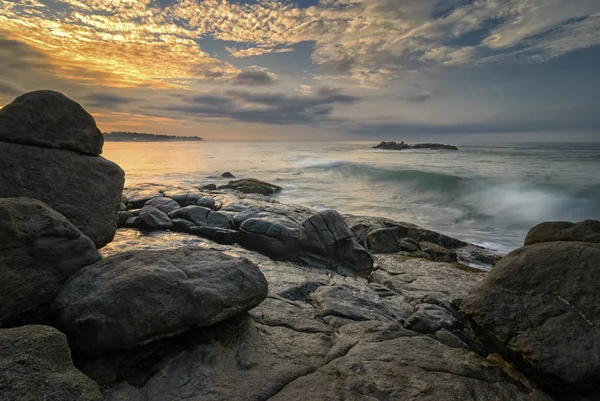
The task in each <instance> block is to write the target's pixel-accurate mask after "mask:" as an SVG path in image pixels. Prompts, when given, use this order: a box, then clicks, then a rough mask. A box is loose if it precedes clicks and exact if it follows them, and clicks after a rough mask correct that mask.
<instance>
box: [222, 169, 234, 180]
mask: <svg viewBox="0 0 600 401" xmlns="http://www.w3.org/2000/svg"><path fill="white" fill-rule="evenodd" d="M221 177H223V178H235V175H233V174H231V173H230V172H229V171H226V172H224V173H223V174H221Z"/></svg>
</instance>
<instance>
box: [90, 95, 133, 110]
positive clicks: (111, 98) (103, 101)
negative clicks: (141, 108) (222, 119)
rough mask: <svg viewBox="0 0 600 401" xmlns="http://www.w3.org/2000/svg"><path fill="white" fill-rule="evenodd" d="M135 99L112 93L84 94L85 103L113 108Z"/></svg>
mask: <svg viewBox="0 0 600 401" xmlns="http://www.w3.org/2000/svg"><path fill="white" fill-rule="evenodd" d="M137 100H138V99H137V98H134V97H125V96H121V95H116V94H113V93H92V94H90V95H87V96H86V105H88V106H91V107H102V108H107V109H114V108H118V107H119V106H121V105H124V104H128V103H133V102H136V101H137Z"/></svg>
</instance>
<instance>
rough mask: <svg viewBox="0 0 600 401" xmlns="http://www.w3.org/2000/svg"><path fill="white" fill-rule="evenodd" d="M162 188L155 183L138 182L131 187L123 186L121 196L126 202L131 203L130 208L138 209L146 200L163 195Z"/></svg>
mask: <svg viewBox="0 0 600 401" xmlns="http://www.w3.org/2000/svg"><path fill="white" fill-rule="evenodd" d="M163 189H164V187H163V186H160V185H156V184H140V185H137V186H135V187H132V188H125V190H124V192H123V196H124V197H125V198H126V199H127V203H129V204H131V207H130V209H140V208H142V207H144V205H145V204H146V202H148V201H151V200H152V199H154V198H158V197H161V196H165V195H164V194H163V193H162V191H163Z"/></svg>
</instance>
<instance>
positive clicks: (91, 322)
mask: <svg viewBox="0 0 600 401" xmlns="http://www.w3.org/2000/svg"><path fill="white" fill-rule="evenodd" d="M19 119H22V120H23V121H22V122H21V125H19V124H18V122H19V121H20V120H19ZM10 124H12V125H10ZM7 127H8V128H7ZM19 129H20V131H18V130H19ZM15 130H17V131H15ZM94 130H97V128H96V127H95V122H94V121H93V118H91V116H89V114H87V113H86V112H85V110H83V109H82V108H81V107H80V106H79V105H77V104H76V103H75V102H72V101H71V100H69V99H67V98H66V97H64V96H62V95H60V94H57V93H55V92H48V91H40V92H33V93H30V94H26V95H24V96H22V97H20V98H18V99H17V100H15V102H14V103H13V104H12V105H9V106H7V107H5V108H4V109H2V110H0V152H2V149H3V147H6V149H10V150H11V152H8V150H5V153H4V154H3V155H4V157H5V160H4V161H0V164H1V163H4V164H3V166H4V167H7V168H10V169H11V170H9V173H6V172H5V171H4V170H2V171H0V178H2V179H3V180H2V181H0V297H1V302H0V399H9V400H37V399H40V400H42V399H43V400H48V401H50V400H61V401H62V400H106V401H117V400H119V401H124V400H134V401H142V400H144V401H154V400H157V401H158V400H160V401H162V400H181V399H191V400H267V399H269V400H304V399H314V400H339V399H341V400H352V399H378V400H405V399H406V400H440V399H453V400H486V401H487V400H552V399H557V400H558V399H561V400H562V399H574V400H595V399H600V397H599V396H598V394H599V393H600V332H599V331H598V327H599V325H600V309H599V307H598V305H600V302H599V301H600V281H599V280H598V277H600V275H599V273H600V222H598V221H591V220H590V221H585V222H580V223H543V224H541V225H539V226H536V227H534V228H533V229H532V230H531V231H530V233H529V234H528V236H527V238H526V240H525V246H524V247H523V248H520V249H517V250H515V251H513V252H512V253H510V254H509V255H507V256H505V257H501V256H500V255H498V254H497V253H495V252H493V251H490V250H487V249H484V248H481V247H478V246H475V245H472V244H468V243H465V242H463V241H460V240H457V239H455V238H451V237H449V236H446V235H442V234H439V233H436V232H433V231H430V230H426V229H423V228H421V227H418V226H415V225H412V224H408V223H402V222H396V221H392V220H389V219H382V218H375V217H366V216H353V215H341V214H340V213H338V212H336V211H332V210H326V211H321V212H317V211H315V210H312V209H309V208H305V207H302V206H296V205H285V204H281V203H279V202H278V201H276V200H275V199H273V198H272V197H271V196H269V195H271V194H273V193H274V192H277V191H279V190H281V188H279V187H277V186H273V185H272V184H268V183H265V182H262V181H258V180H252V179H241V180H235V181H232V182H230V183H228V184H226V185H224V186H221V187H217V185H204V186H201V187H199V188H180V187H173V186H163V185H157V184H144V185H139V186H136V187H132V188H126V189H125V190H124V192H123V191H122V190H123V181H124V177H123V172H122V171H121V170H120V169H119V168H118V167H117V166H115V165H114V164H112V163H111V162H108V161H106V160H104V159H102V158H101V157H100V156H99V154H100V151H101V148H102V145H101V143H100V145H98V142H97V137H96V132H95V131H94ZM9 131H10V133H8V134H7V132H9ZM15 132H17V133H19V134H18V135H17V134H15ZM29 148H33V149H34V150H31V149H29ZM91 149H93V151H92V150H91ZM84 150H85V151H84ZM13 151H14V152H13ZM48 152H49V153H48ZM86 152H87V153H86ZM90 152H91V153H92V154H90ZM71 153H72V154H71ZM22 154H28V155H34V156H35V157H32V158H30V159H28V164H22V163H23V161H22V159H20V157H21V155H22ZM6 160H8V161H6ZM65 160H67V161H70V160H76V163H79V164H77V166H78V168H83V167H82V166H88V167H89V166H93V167H94V168H93V171H92V172H84V173H82V174H83V177H84V178H85V179H87V180H91V183H84V182H82V181H81V180H83V178H81V179H80V178H79V177H81V175H80V171H78V170H73V166H74V165H73V164H70V162H65ZM53 163H54V164H53ZM74 163H75V162H74ZM48 166H54V167H52V168H49V167H48ZM46 170H49V173H48V175H44V174H43V172H45V171H46ZM104 170H106V171H104ZM32 172H35V173H36V174H38V176H37V181H34V180H33V178H32V177H33V176H30V174H33V173H32ZM86 174H92V175H93V176H87V175H86ZM8 177H10V179H8ZM4 178H7V179H4ZM226 178H235V177H226ZM94 180H95V181H94ZM34 183H35V184H36V185H39V187H40V188H41V189H40V190H38V189H36V187H35V185H34ZM99 188H100V189H99ZM98 191H103V192H104V193H105V194H106V196H99V197H98V198H96V196H97V195H99V193H98ZM47 192H49V193H50V195H47ZM86 202H88V203H86ZM90 202H91V203H94V202H96V203H94V204H95V205H96V207H97V208H99V209H100V210H96V209H95V208H94V207H90V205H89V203H90ZM82 214H83V215H82ZM97 214H98V215H97ZM107 221H109V222H110V223H107ZM117 221H118V223H119V225H120V226H121V227H122V228H120V229H119V230H118V231H116V235H115V230H116V224H117ZM492 265H493V266H494V267H493V268H492ZM490 268H491V271H490V272H489V273H488V272H487V271H486V270H485V269H490Z"/></svg>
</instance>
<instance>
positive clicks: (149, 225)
mask: <svg viewBox="0 0 600 401" xmlns="http://www.w3.org/2000/svg"><path fill="white" fill-rule="evenodd" d="M156 199H161V198H156ZM125 225H126V226H129V227H136V228H141V229H142V230H168V229H169V228H171V227H173V222H172V221H171V219H170V218H169V216H167V215H166V214H165V213H163V212H161V211H160V210H159V209H157V208H155V207H154V206H149V205H147V206H144V207H143V208H142V209H141V210H139V211H138V212H137V214H136V215H134V216H132V217H130V218H128V219H127V220H126V221H125Z"/></svg>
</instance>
